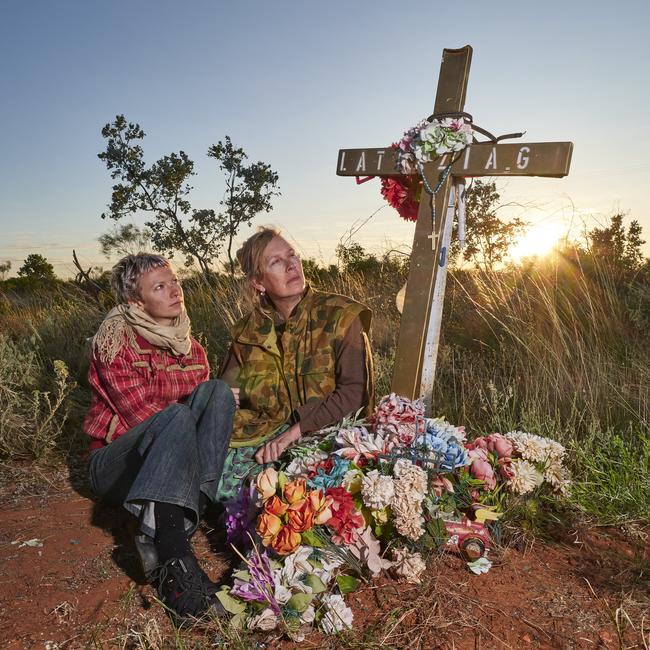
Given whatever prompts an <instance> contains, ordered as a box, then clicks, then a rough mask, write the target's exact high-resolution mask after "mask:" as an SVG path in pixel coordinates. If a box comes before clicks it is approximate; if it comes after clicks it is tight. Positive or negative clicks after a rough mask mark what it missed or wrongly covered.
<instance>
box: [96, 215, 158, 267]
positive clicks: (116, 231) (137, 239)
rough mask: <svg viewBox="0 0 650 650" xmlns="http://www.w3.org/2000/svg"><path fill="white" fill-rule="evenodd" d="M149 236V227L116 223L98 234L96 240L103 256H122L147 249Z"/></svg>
mask: <svg viewBox="0 0 650 650" xmlns="http://www.w3.org/2000/svg"><path fill="white" fill-rule="evenodd" d="M151 236H152V232H151V230H150V229H149V228H138V226H136V225H135V224H132V223H127V224H122V225H117V224H116V225H115V226H113V228H112V229H111V230H109V231H108V232H105V233H104V234H103V235H100V236H99V237H98V239H97V241H98V242H99V250H100V251H101V252H102V255H104V257H107V258H110V257H112V256H113V255H116V256H118V257H124V256H125V255H135V254H136V253H141V252H147V251H149V250H150V249H151Z"/></svg>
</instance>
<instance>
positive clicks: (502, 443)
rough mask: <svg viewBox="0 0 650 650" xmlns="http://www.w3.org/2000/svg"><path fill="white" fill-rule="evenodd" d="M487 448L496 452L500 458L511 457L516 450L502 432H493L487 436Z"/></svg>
mask: <svg viewBox="0 0 650 650" xmlns="http://www.w3.org/2000/svg"><path fill="white" fill-rule="evenodd" d="M487 449H488V451H491V452H492V453H493V454H496V455H497V456H498V457H499V459H501V458H508V459H509V458H510V457H511V456H512V452H513V451H514V448H513V446H512V443H511V442H510V440H508V438H506V437H505V436H502V435H501V434H500V433H492V434H490V435H489V436H488V437H487Z"/></svg>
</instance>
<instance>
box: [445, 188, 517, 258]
mask: <svg viewBox="0 0 650 650" xmlns="http://www.w3.org/2000/svg"><path fill="white" fill-rule="evenodd" d="M500 199H501V196H500V194H499V192H498V191H497V186H496V183H495V182H494V181H481V180H474V181H472V183H471V185H470V186H469V187H468V188H467V196H466V219H465V220H466V228H465V248H463V250H462V251H461V249H460V247H459V245H458V237H457V234H458V228H457V225H456V224H454V231H453V238H452V244H451V256H452V258H455V259H463V260H465V261H466V262H472V263H473V264H475V265H476V266H477V267H479V268H482V269H484V270H494V269H495V268H496V267H497V265H499V264H501V263H502V262H503V261H504V259H505V258H506V256H507V253H508V249H509V248H510V246H511V244H512V242H513V241H515V240H516V239H517V237H519V236H520V235H521V234H522V233H523V232H524V230H525V228H526V226H527V224H526V222H525V221H523V220H521V219H519V218H518V217H514V218H511V219H502V218H501V217H499V215H498V214H497V212H498V211H499V210H500V209H501V208H503V207H505V206H504V205H503V204H501V203H500Z"/></svg>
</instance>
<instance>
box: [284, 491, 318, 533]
mask: <svg viewBox="0 0 650 650" xmlns="http://www.w3.org/2000/svg"><path fill="white" fill-rule="evenodd" d="M287 526H289V527H290V528H291V530H294V531H295V532H296V533H304V532H305V531H306V530H309V529H310V528H313V526H314V509H313V508H312V507H311V502H310V501H309V499H303V500H302V502H300V505H298V504H293V505H292V506H291V507H290V508H289V510H288V511H287Z"/></svg>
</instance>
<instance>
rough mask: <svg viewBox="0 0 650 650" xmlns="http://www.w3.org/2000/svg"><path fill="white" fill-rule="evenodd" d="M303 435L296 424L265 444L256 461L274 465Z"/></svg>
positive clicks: (256, 456)
mask: <svg viewBox="0 0 650 650" xmlns="http://www.w3.org/2000/svg"><path fill="white" fill-rule="evenodd" d="M301 436H302V434H301V433H300V424H294V425H293V426H291V427H289V428H288V429H287V430H286V431H285V432H284V433H281V434H280V435H279V436H276V437H275V438H273V439H272V440H269V441H268V442H265V443H264V444H263V445H262V446H261V447H260V448H259V449H258V450H257V451H256V452H255V460H256V461H257V462H258V463H259V464H260V465H263V464H264V463H272V462H273V461H275V460H277V459H278V458H280V456H282V454H283V453H284V452H285V450H286V449H288V448H289V447H290V446H291V445H292V444H293V443H294V442H298V440H300V438H301Z"/></svg>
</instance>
